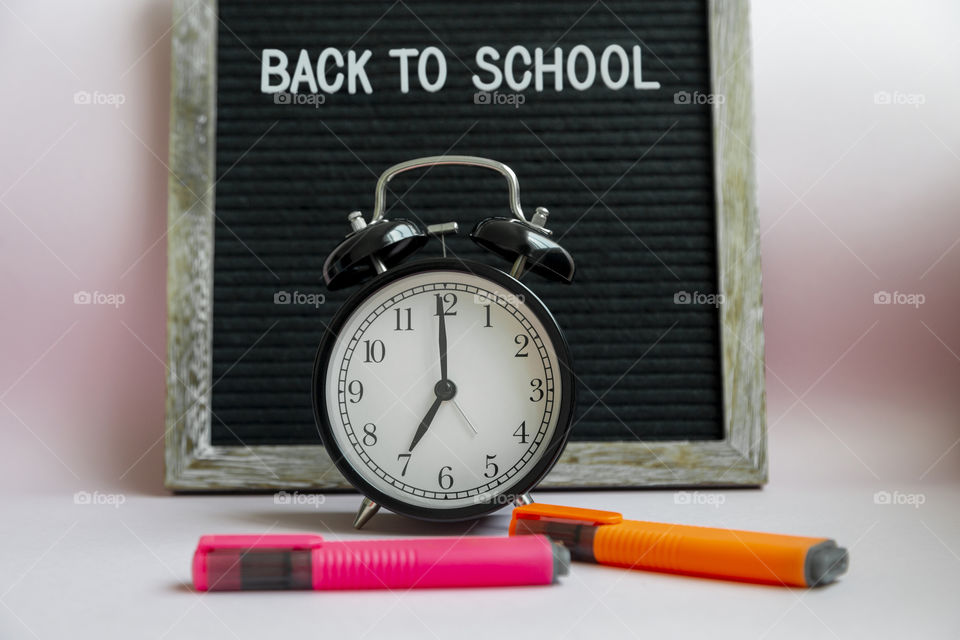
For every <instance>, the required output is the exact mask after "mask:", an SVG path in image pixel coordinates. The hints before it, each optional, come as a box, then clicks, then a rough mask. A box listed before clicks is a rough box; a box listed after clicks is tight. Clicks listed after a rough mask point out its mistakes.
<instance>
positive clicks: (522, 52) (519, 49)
mask: <svg viewBox="0 0 960 640" xmlns="http://www.w3.org/2000/svg"><path fill="white" fill-rule="evenodd" d="M517 56H520V58H521V59H522V60H523V63H524V64H525V65H527V66H528V67H529V66H530V52H529V51H527V48H526V47H523V46H520V45H519V44H518V45H515V46H512V47H510V50H509V51H507V55H506V57H504V59H503V74H504V75H505V76H506V78H507V86H508V87H510V88H511V89H513V90H514V91H523V90H524V89H526V88H527V87H529V86H530V77H531V76H532V75H533V74H532V73H530V72H529V71H524V72H523V74H522V75H521V76H520V77H521V78H523V79H522V80H521V81H520V82H517V80H516V79H515V78H514V75H513V59H514V58H516V57H517Z"/></svg>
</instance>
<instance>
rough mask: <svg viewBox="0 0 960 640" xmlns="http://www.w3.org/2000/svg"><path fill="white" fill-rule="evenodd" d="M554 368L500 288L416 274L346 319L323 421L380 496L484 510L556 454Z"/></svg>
mask: <svg viewBox="0 0 960 640" xmlns="http://www.w3.org/2000/svg"><path fill="white" fill-rule="evenodd" d="M444 343H445V347H444ZM444 348H445V351H446V357H445V360H446V377H444V371H443V365H444V363H443V360H444V358H443V357H442V355H441V354H442V351H443V350H444ZM560 366H561V365H560V363H559V362H558V360H557V355H556V351H555V346H554V344H553V343H552V341H551V339H550V337H549V335H548V332H547V330H546V328H545V327H544V325H543V323H542V322H541V320H540V319H539V318H538V317H537V316H536V315H535V314H534V313H533V312H532V310H531V307H530V306H528V305H527V304H526V302H525V301H524V300H522V299H519V296H517V295H516V294H514V293H512V292H510V291H509V290H507V289H506V288H505V287H503V286H502V285H499V284H497V283H496V282H493V281H492V280H489V279H486V278H483V277H480V276H476V275H473V274H470V273H463V272H459V271H446V270H439V271H427V272H422V273H415V274H412V275H408V276H405V277H402V278H399V279H397V280H395V281H393V282H391V283H390V284H388V285H387V286H385V287H383V288H381V289H380V290H378V291H376V292H374V293H373V294H372V295H371V296H370V297H369V298H367V299H365V300H364V301H363V302H362V303H361V304H360V305H359V306H358V307H357V308H356V309H355V310H354V312H353V313H352V314H351V315H350V317H349V318H348V319H347V320H346V322H345V323H344V324H343V327H342V329H341V330H340V332H339V335H338V337H337V339H336V342H335V344H334V346H333V349H332V351H331V353H330V358H329V360H328V363H327V368H326V377H325V380H326V388H325V389H324V391H323V393H324V394H325V401H326V402H325V406H326V409H325V410H326V412H327V420H328V422H329V425H330V430H331V431H332V434H333V437H334V438H335V439H336V444H337V448H338V449H339V450H340V452H342V454H343V456H344V457H345V459H346V461H347V462H348V463H349V465H350V466H351V467H352V468H353V469H354V470H355V471H356V472H357V473H358V474H359V475H361V476H362V477H363V478H364V479H366V481H367V482H369V483H370V484H371V485H372V486H373V487H375V488H376V489H378V490H379V491H381V492H382V493H384V494H386V495H387V496H390V497H391V498H394V499H396V500H399V501H401V502H404V503H406V504H411V505H416V506H420V507H428V508H434V509H454V508H461V507H466V506H470V505H475V504H480V503H489V502H492V501H495V500H496V497H497V496H498V495H501V494H507V495H509V492H510V489H511V488H512V487H513V486H514V485H515V484H516V483H517V482H518V481H519V480H520V479H522V478H523V477H524V476H525V475H526V474H527V473H529V472H530V471H531V470H532V469H533V467H534V466H535V465H536V464H537V463H538V462H540V461H541V460H542V458H543V457H544V456H545V455H546V456H552V455H554V454H555V453H556V451H550V450H549V449H550V447H549V445H550V442H551V439H552V438H553V435H554V433H555V431H556V428H557V421H558V416H559V413H560V410H559V409H560V405H561V398H562V395H561V394H562V393H563V391H564V390H563V389H562V388H561V372H560V371H559V367H560Z"/></svg>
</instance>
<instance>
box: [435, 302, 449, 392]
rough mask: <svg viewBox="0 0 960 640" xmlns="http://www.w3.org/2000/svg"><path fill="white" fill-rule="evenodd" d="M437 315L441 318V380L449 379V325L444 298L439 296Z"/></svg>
mask: <svg viewBox="0 0 960 640" xmlns="http://www.w3.org/2000/svg"><path fill="white" fill-rule="evenodd" d="M437 315H438V316H439V317H440V379H441V380H446V379H447V324H446V321H445V320H444V316H445V315H446V314H445V313H444V310H443V298H442V296H441V295H440V294H437Z"/></svg>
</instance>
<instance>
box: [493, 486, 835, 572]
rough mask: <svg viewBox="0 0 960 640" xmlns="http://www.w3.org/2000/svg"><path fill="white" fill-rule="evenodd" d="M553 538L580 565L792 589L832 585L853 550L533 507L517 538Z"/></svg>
mask: <svg viewBox="0 0 960 640" xmlns="http://www.w3.org/2000/svg"><path fill="white" fill-rule="evenodd" d="M536 533H540V534H545V535H547V536H549V537H550V538H552V539H553V540H555V541H557V542H560V543H562V544H563V545H564V546H566V547H567V548H568V549H570V553H571V555H572V556H573V559H574V560H583V561H586V562H597V563H599V564H609V565H613V566H617V567H627V568H628V569H645V570H647V571H663V572H666V573H679V574H685V575H691V576H701V577H705V578H720V579H724V580H739V581H743V582H757V583H761V584H774V585H782V586H792V587H816V586H820V585H824V584H829V583H831V582H833V581H834V580H836V579H837V577H838V576H840V575H841V574H843V573H845V572H846V570H847V564H848V558H847V550H846V549H844V548H843V547H838V546H837V543H836V542H834V541H833V540H830V539H828V538H804V537H800V536H782V535H778V534H775V533H756V532H753V531H734V530H732V529H712V528H708V527H692V526H687V525H679V524H661V523H657V522H640V521H638V520H624V519H623V516H621V515H620V514H619V513H616V512H613V511H597V510H594V509H578V508H576V507H561V506H557V505H550V504H537V503H535V504H528V505H524V506H522V507H517V508H516V509H514V510H513V519H512V520H511V521H510V535H512V536H513V535H522V534H536Z"/></svg>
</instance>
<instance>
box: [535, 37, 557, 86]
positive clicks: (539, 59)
mask: <svg viewBox="0 0 960 640" xmlns="http://www.w3.org/2000/svg"><path fill="white" fill-rule="evenodd" d="M533 59H534V63H533V68H534V69H535V70H536V72H537V75H536V77H535V79H534V87H535V88H536V90H537V91H543V74H545V73H552V74H553V88H554V89H556V90H557V91H563V49H561V48H560V47H557V48H556V49H554V50H553V64H544V62H543V49H541V48H540V47H537V48H536V49H534V50H533Z"/></svg>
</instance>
